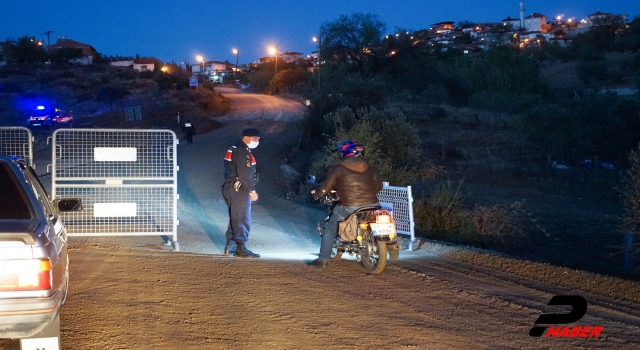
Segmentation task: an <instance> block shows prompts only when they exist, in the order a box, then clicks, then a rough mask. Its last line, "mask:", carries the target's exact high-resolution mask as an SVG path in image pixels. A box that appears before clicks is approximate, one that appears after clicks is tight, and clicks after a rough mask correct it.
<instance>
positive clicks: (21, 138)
mask: <svg viewBox="0 0 640 350" xmlns="http://www.w3.org/2000/svg"><path fill="white" fill-rule="evenodd" d="M32 144H33V136H32V135H31V130H29V129H27V128H25V127H21V126H3V127H0V154H1V155H5V156H16V157H20V158H22V159H24V160H25V161H27V163H29V165H31V166H33V146H32Z"/></svg>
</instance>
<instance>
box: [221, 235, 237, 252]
mask: <svg viewBox="0 0 640 350" xmlns="http://www.w3.org/2000/svg"><path fill="white" fill-rule="evenodd" d="M235 253H236V242H234V241H233V239H231V238H227V244H225V246H224V252H223V254H224V255H229V254H232V255H233V254H235Z"/></svg>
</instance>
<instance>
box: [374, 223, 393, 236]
mask: <svg viewBox="0 0 640 350" xmlns="http://www.w3.org/2000/svg"><path fill="white" fill-rule="evenodd" d="M369 226H371V232H373V234H374V235H385V236H386V235H392V234H395V233H396V226H395V225H394V224H374V223H371V224H369Z"/></svg>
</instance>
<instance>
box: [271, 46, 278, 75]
mask: <svg viewBox="0 0 640 350" xmlns="http://www.w3.org/2000/svg"><path fill="white" fill-rule="evenodd" d="M269 52H271V53H272V54H274V56H275V57H276V73H275V74H278V47H277V46H276V47H271V48H269Z"/></svg>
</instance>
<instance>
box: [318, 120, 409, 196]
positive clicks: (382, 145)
mask: <svg viewBox="0 0 640 350" xmlns="http://www.w3.org/2000/svg"><path fill="white" fill-rule="evenodd" d="M324 119H325V121H326V123H327V124H328V125H331V126H332V129H333V132H332V135H333V136H332V137H330V138H328V140H327V142H326V144H325V146H324V148H323V149H322V150H321V151H320V152H318V153H317V154H316V156H315V161H314V162H313V163H312V165H311V169H310V170H311V172H312V173H314V174H316V175H317V176H319V177H320V178H323V177H324V175H325V174H326V172H327V171H328V169H329V168H330V167H331V166H333V165H334V164H336V163H338V162H339V157H337V155H336V152H335V151H334V149H335V148H334V147H335V145H336V144H337V143H338V142H339V141H340V140H357V141H358V142H360V143H362V144H363V145H364V147H365V159H366V160H367V162H368V163H369V164H370V165H371V166H373V167H374V168H375V169H376V170H377V171H378V173H379V174H380V176H381V177H382V179H383V181H387V182H389V183H391V184H393V185H396V186H405V185H407V184H409V183H410V182H411V181H412V180H413V179H414V178H415V177H416V176H417V173H418V169H419V164H420V155H421V147H420V138H419V135H418V133H417V131H416V128H415V126H414V125H413V124H411V123H409V122H408V121H407V120H406V117H405V116H404V114H402V112H400V111H399V110H397V109H388V110H378V109H376V108H373V107H372V108H360V109H358V110H357V111H356V113H354V112H353V111H352V110H351V109H349V108H340V109H338V110H337V111H336V112H335V113H329V114H327V115H326V116H325V117H324Z"/></svg>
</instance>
